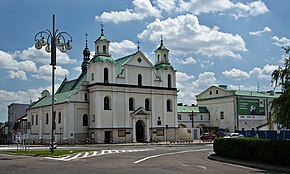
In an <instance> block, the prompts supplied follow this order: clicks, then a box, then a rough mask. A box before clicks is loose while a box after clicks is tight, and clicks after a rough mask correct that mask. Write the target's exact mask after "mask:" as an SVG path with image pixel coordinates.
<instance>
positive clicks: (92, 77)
mask: <svg viewBox="0 0 290 174" xmlns="http://www.w3.org/2000/svg"><path fill="white" fill-rule="evenodd" d="M91 79H92V81H94V73H92V74H91Z"/></svg>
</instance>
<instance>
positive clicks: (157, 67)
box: [154, 63, 174, 70]
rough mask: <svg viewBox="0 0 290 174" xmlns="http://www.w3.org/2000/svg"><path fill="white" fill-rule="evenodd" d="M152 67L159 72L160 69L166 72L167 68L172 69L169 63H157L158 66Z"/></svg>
mask: <svg viewBox="0 0 290 174" xmlns="http://www.w3.org/2000/svg"><path fill="white" fill-rule="evenodd" d="M154 67H155V69H156V70H160V69H161V70H164V69H165V70H167V69H169V68H171V69H173V67H172V66H171V64H170V63H158V64H155V65H154ZM173 70H174V69H173Z"/></svg>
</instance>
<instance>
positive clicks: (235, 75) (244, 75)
mask: <svg viewBox="0 0 290 174" xmlns="http://www.w3.org/2000/svg"><path fill="white" fill-rule="evenodd" d="M277 68H278V65H268V64H267V65H265V66H264V67H263V68H259V67H255V68H253V69H252V70H251V71H249V72H245V71H242V70H240V69H236V68H233V69H231V70H230V71H224V72H222V74H223V75H224V76H226V77H228V78H232V79H233V80H242V79H248V78H258V79H267V80H270V79H271V74H272V73H273V71H274V70H275V69H277Z"/></svg>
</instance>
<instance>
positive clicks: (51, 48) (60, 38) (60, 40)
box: [34, 15, 72, 153]
mask: <svg viewBox="0 0 290 174" xmlns="http://www.w3.org/2000/svg"><path fill="white" fill-rule="evenodd" d="M65 36H67V37H68V38H69V39H67V42H66V38H65ZM34 41H35V48H36V49H41V48H42V47H43V46H45V51H46V52H48V53H50V54H51V62H50V65H51V67H52V97H51V115H52V117H51V147H50V151H51V153H53V151H54V148H55V147H54V131H55V127H56V125H55V124H56V123H55V115H56V112H55V110H54V102H55V98H54V70H55V69H56V67H55V65H56V47H59V50H60V51H61V52H63V53H65V52H66V50H70V49H71V48H72V37H71V35H70V34H68V33H67V32H61V31H60V30H59V29H56V30H55V15H53V17H52V31H50V30H48V29H44V30H42V31H40V32H38V33H37V34H36V35H35V37H34ZM49 41H50V44H49Z"/></svg>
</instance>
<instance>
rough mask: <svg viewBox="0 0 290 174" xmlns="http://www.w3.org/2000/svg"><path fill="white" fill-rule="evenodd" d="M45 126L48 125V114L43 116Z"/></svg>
mask: <svg viewBox="0 0 290 174" xmlns="http://www.w3.org/2000/svg"><path fill="white" fill-rule="evenodd" d="M45 124H48V113H46V115H45Z"/></svg>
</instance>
